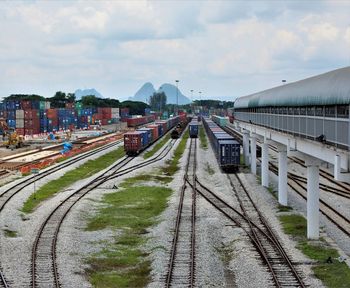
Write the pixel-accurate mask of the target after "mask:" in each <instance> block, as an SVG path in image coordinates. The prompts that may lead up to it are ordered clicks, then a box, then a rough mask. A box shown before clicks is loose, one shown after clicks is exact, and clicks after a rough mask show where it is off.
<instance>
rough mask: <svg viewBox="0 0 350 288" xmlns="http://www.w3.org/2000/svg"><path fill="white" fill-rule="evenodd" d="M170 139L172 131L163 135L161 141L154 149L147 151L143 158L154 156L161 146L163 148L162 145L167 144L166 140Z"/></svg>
mask: <svg viewBox="0 0 350 288" xmlns="http://www.w3.org/2000/svg"><path fill="white" fill-rule="evenodd" d="M169 139H170V133H168V134H167V135H165V136H164V137H163V139H162V140H161V141H159V142H158V143H157V144H156V145H155V146H154V147H153V149H152V150H150V151H147V152H146V153H145V155H143V158H144V159H148V158H150V157H152V156H153V155H154V154H155V153H157V151H158V150H159V149H160V148H162V147H163V146H164V145H165V143H166V142H168V141H169Z"/></svg>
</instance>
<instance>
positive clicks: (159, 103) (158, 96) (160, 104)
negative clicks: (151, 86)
mask: <svg viewBox="0 0 350 288" xmlns="http://www.w3.org/2000/svg"><path fill="white" fill-rule="evenodd" d="M166 101H167V98H166V95H165V93H164V92H160V93H159V92H154V93H153V95H152V96H151V98H150V101H149V102H150V106H151V109H152V110H156V111H162V110H164V109H165V105H166Z"/></svg>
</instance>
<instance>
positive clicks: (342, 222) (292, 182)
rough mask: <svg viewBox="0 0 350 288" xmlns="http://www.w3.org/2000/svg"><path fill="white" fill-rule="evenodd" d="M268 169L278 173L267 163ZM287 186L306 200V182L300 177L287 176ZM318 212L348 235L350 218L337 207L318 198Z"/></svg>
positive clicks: (271, 164)
mask: <svg viewBox="0 0 350 288" xmlns="http://www.w3.org/2000/svg"><path fill="white" fill-rule="evenodd" d="M269 166H270V170H271V171H272V172H273V173H274V174H276V175H278V167H277V166H276V165H275V164H273V163H269ZM287 183H288V186H289V187H291V189H293V191H295V192H296V193H297V194H298V195H300V196H301V197H302V198H303V199H304V200H305V201H306V200H307V187H306V183H305V182H303V181H300V179H297V178H293V177H289V175H288V182H287ZM320 212H321V213H322V214H323V215H324V216H325V217H326V218H327V219H328V220H329V221H331V222H332V223H333V224H334V225H336V226H337V227H338V228H339V229H340V230H341V231H342V232H343V233H345V234H346V235H347V236H348V237H350V219H348V218H347V217H345V216H344V215H343V214H341V213H340V212H339V211H338V210H337V209H335V208H333V207H332V206H331V205H329V204H328V203H327V202H326V201H324V200H323V199H321V198H320Z"/></svg>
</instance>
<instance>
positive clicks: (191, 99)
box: [190, 89, 193, 114]
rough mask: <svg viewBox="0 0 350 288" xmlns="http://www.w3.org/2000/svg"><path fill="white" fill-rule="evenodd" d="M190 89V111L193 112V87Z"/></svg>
mask: <svg viewBox="0 0 350 288" xmlns="http://www.w3.org/2000/svg"><path fill="white" fill-rule="evenodd" d="M190 91H191V113H192V114H193V111H192V110H193V109H192V104H193V89H192V90H190Z"/></svg>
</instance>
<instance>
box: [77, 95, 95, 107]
mask: <svg viewBox="0 0 350 288" xmlns="http://www.w3.org/2000/svg"><path fill="white" fill-rule="evenodd" d="M98 102H99V101H98V98H97V97H96V96H95V95H86V96H83V97H81V103H82V104H83V107H89V106H93V107H98Z"/></svg>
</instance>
